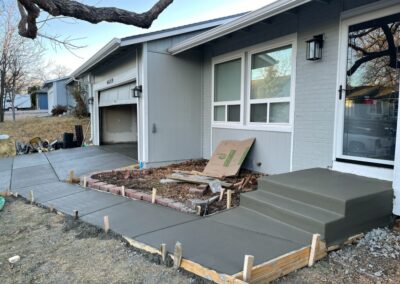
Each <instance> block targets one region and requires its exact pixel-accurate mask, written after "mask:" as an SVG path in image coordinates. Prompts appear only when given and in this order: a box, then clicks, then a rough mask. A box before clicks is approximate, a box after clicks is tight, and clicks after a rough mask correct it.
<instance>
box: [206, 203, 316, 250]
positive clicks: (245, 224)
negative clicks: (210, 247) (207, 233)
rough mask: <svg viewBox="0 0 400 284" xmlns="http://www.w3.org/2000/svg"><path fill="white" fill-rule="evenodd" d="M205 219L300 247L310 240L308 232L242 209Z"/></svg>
mask: <svg viewBox="0 0 400 284" xmlns="http://www.w3.org/2000/svg"><path fill="white" fill-rule="evenodd" d="M207 218H208V219H210V220H213V221H215V222H219V223H222V224H226V225H230V226H234V227H238V228H241V229H243V230H248V231H253V232H256V233H260V234H265V235H270V236H271V237H275V238H279V239H284V240H288V241H292V242H295V243H299V244H302V245H307V244H310V243H311V239H312V234H311V233H309V232H306V231H304V230H301V229H299V228H296V227H295V226H291V225H289V224H287V223H284V222H280V221H279V220H277V219H273V218H270V217H268V216H265V215H261V214H259V213H257V212H255V211H253V210H249V209H246V208H243V207H237V208H234V209H232V210H227V211H225V212H222V213H219V214H215V215H212V216H210V217H207Z"/></svg>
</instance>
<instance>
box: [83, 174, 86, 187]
mask: <svg viewBox="0 0 400 284" xmlns="http://www.w3.org/2000/svg"><path fill="white" fill-rule="evenodd" d="M83 187H87V178H86V176H84V177H83Z"/></svg>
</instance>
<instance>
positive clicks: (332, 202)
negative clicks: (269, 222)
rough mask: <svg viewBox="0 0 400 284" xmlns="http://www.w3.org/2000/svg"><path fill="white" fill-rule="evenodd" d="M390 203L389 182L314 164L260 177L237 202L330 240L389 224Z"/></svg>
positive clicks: (338, 240)
mask: <svg viewBox="0 0 400 284" xmlns="http://www.w3.org/2000/svg"><path fill="white" fill-rule="evenodd" d="M392 201H393V190H392V186H391V183H390V182H386V181H380V180H376V179H370V178H365V177H360V176H356V175H350V174H343V173H339V172H334V171H331V170H328V169H319V168H317V169H309V170H303V171H297V172H292V173H287V174H281V175H274V176H267V177H262V178H260V179H259V185H258V190H257V191H254V192H249V193H245V194H242V195H241V201H240V206H241V207H243V208H246V209H249V210H253V211H255V212H257V213H259V214H262V215H264V216H267V217H269V218H274V219H276V220H279V221H280V222H283V223H286V224H288V225H291V226H295V227H297V228H299V229H301V230H304V231H306V232H309V233H311V234H314V233H319V234H321V236H322V237H323V238H324V239H325V241H326V242H327V243H328V244H333V243H338V242H340V241H343V240H345V239H346V238H348V237H350V236H352V235H354V234H357V233H360V232H362V231H365V230H368V229H372V228H374V227H376V226H386V225H387V224H389V223H390V221H391V213H392Z"/></svg>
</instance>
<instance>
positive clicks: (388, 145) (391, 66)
mask: <svg viewBox="0 0 400 284" xmlns="http://www.w3.org/2000/svg"><path fill="white" fill-rule="evenodd" d="M399 71H400V14H395V15H391V16H387V17H383V18H379V19H374V20H370V21H367V22H363V23H358V24H355V25H350V26H349V29H348V37H347V62H346V74H345V76H343V77H342V78H344V77H345V78H346V79H345V82H344V85H342V86H340V89H339V99H341V100H344V102H343V104H344V106H343V107H344V113H343V114H344V119H343V139H342V143H343V144H342V157H343V158H351V159H353V160H361V161H366V162H373V163H380V164H393V161H394V152H395V142H396V126H397V115H398V98H399V75H400V72H399Z"/></svg>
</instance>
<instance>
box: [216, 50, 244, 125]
mask: <svg viewBox="0 0 400 284" xmlns="http://www.w3.org/2000/svg"><path fill="white" fill-rule="evenodd" d="M237 59H240V62H241V70H240V100H237V101H222V102H214V95H215V88H214V80H215V65H217V64H220V63H225V62H229V61H233V60H237ZM211 65H212V66H211V94H212V95H211V126H212V127H227V128H230V127H232V126H242V125H243V121H244V76H245V72H246V71H245V53H244V52H240V53H234V54H228V55H223V56H219V57H216V58H213V59H212V64H211ZM231 105H239V106H240V121H239V122H235V121H228V106H231ZM215 106H225V121H214V107H215Z"/></svg>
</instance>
